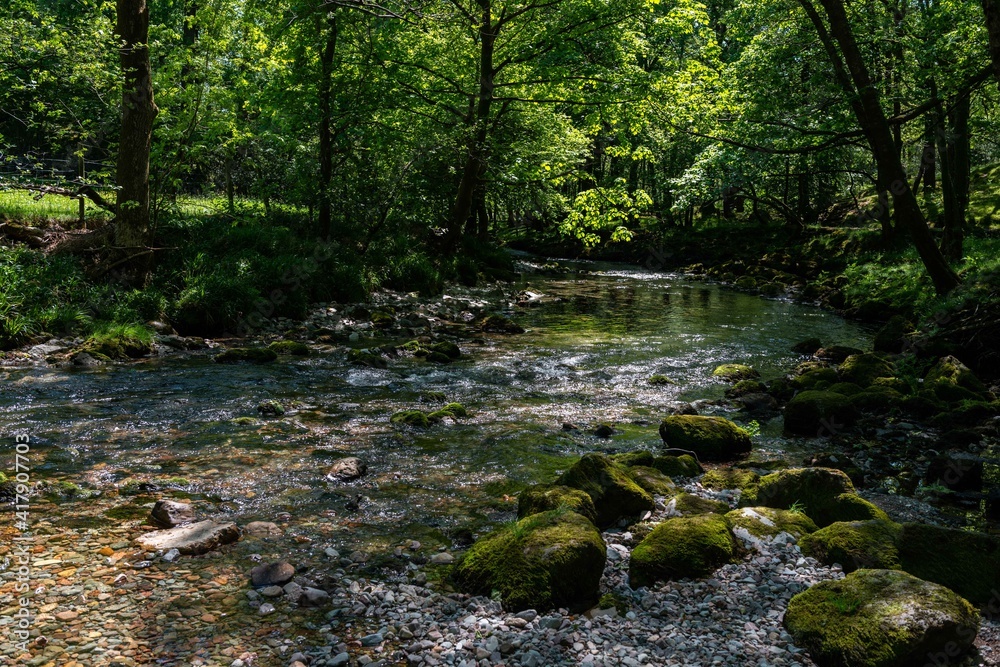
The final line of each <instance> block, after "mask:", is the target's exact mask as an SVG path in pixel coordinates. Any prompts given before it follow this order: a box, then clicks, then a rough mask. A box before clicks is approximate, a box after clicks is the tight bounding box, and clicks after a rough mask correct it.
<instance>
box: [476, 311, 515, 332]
mask: <svg viewBox="0 0 1000 667" xmlns="http://www.w3.org/2000/svg"><path fill="white" fill-rule="evenodd" d="M480 329H482V330H483V331H485V332H487V333H500V334H522V333H524V327H522V326H521V325H519V324H518V323H516V322H514V321H513V320H512V319H510V318H509V317H504V316H503V315H489V316H487V317H486V318H485V319H483V321H482V323H481V324H480Z"/></svg>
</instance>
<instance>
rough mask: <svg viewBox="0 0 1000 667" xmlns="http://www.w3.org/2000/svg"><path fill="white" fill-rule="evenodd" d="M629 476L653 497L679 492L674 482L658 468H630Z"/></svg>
mask: <svg viewBox="0 0 1000 667" xmlns="http://www.w3.org/2000/svg"><path fill="white" fill-rule="evenodd" d="M628 474H629V476H630V477H631V478H632V481H633V482H635V483H636V484H638V485H639V486H640V487H642V489H643V490H644V491H645V492H646V493H649V494H651V495H655V496H669V495H672V494H673V493H674V492H676V491H677V485H676V484H674V482H673V480H671V479H670V478H669V477H667V476H666V475H664V474H663V473H662V472H660V471H659V470H657V469H656V468H651V467H649V466H631V467H629V468H628Z"/></svg>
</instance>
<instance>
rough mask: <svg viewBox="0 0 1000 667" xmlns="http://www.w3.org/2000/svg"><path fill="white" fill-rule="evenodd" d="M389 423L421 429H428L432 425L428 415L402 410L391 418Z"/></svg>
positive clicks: (416, 411)
mask: <svg viewBox="0 0 1000 667" xmlns="http://www.w3.org/2000/svg"><path fill="white" fill-rule="evenodd" d="M389 421H390V422H391V423H393V424H406V425H407V426H417V427H420V428H427V427H428V426H430V425H431V423H430V420H429V419H427V415H426V414H425V413H424V412H422V411H420V410H401V411H399V412H397V413H396V414H394V415H393V416H392V417H390V418H389Z"/></svg>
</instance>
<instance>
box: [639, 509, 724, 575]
mask: <svg viewBox="0 0 1000 667" xmlns="http://www.w3.org/2000/svg"><path fill="white" fill-rule="evenodd" d="M736 551H737V546H736V541H735V539H734V538H733V534H732V533H731V532H730V530H729V526H728V525H727V523H726V520H725V519H724V518H723V517H721V516H719V515H717V514H705V515H702V516H694V517H681V518H676V519H668V520H667V521H664V522H663V523H661V524H660V525H659V526H657V527H656V528H654V529H653V531H652V532H651V533H650V534H649V535H647V536H646V537H645V538H644V539H643V540H642V542H640V543H639V544H638V546H636V548H635V549H634V550H633V551H632V559H631V562H630V565H629V582H630V585H631V586H632V588H639V587H640V586H649V585H651V584H653V583H655V582H657V581H667V580H671V579H681V578H684V577H702V576H705V575H708V574H711V573H712V572H714V571H715V570H717V569H718V568H719V567H721V566H723V565H725V564H726V563H728V562H730V561H732V559H733V556H734V555H735V553H736Z"/></svg>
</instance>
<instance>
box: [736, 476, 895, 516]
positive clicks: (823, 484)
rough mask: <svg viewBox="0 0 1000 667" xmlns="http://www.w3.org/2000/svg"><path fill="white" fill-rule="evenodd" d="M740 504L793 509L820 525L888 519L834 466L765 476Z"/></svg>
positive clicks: (744, 496)
mask: <svg viewBox="0 0 1000 667" xmlns="http://www.w3.org/2000/svg"><path fill="white" fill-rule="evenodd" d="M740 504H741V505H743V506H752V505H764V506H766V507H776V508H778V509H786V510H787V509H793V508H794V509H797V510H800V511H802V512H805V514H806V516H808V517H809V518H810V519H812V520H813V521H815V522H816V525H817V526H819V527H820V528H822V527H824V526H829V525H830V524H831V523H835V522H837V521H865V520H867V519H886V520H887V519H888V518H889V517H888V515H886V513H885V512H883V511H882V510H880V509H878V508H877V507H875V506H874V505H872V504H871V503H870V502H868V501H867V500H865V499H864V498H862V497H860V496H858V495H857V494H855V492H854V483H853V482H851V478H850V477H848V476H847V474H846V473H844V472H843V471H842V470H836V469H834V468H791V469H789V470H780V471H778V472H775V473H771V474H770V475H765V476H763V477H761V478H760V482H759V483H758V485H757V488H756V489H747V490H746V492H745V493H743V495H741V496H740Z"/></svg>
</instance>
